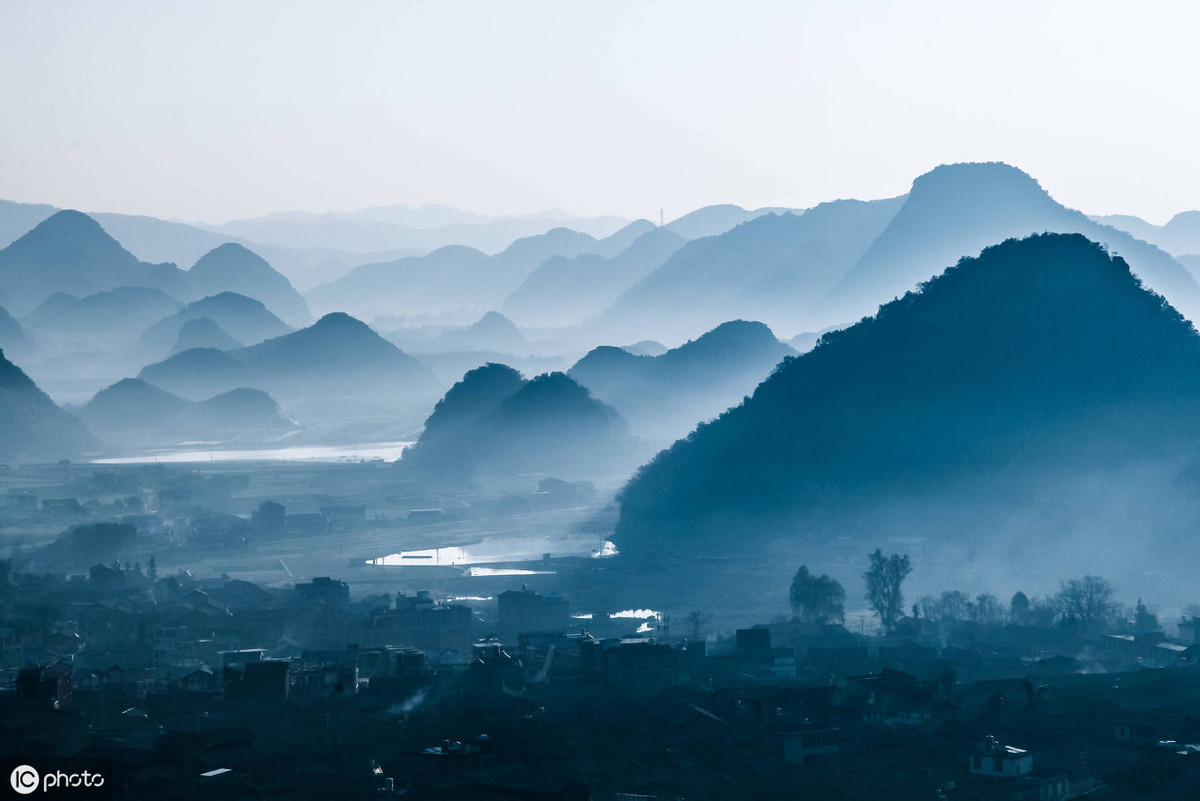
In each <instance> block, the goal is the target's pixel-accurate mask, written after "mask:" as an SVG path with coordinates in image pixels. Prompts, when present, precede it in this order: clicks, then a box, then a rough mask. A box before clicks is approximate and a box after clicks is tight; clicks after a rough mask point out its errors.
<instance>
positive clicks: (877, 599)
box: [863, 548, 912, 632]
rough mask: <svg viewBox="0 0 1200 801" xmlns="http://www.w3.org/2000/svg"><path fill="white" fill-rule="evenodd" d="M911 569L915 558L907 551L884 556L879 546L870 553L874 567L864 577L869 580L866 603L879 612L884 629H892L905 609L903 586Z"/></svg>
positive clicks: (889, 630)
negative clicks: (903, 553) (901, 553)
mask: <svg viewBox="0 0 1200 801" xmlns="http://www.w3.org/2000/svg"><path fill="white" fill-rule="evenodd" d="M911 572H912V560H910V559H909V558H908V554H905V555H904V556H901V555H899V554H895V553H894V554H892V555H891V556H887V557H885V556H884V555H883V552H882V551H881V550H880V549H878V548H876V549H875V553H873V554H871V566H870V568H869V569H868V570H867V572H866V573H863V579H864V580H865V581H866V582H867V596H866V597H867V603H869V604H870V605H871V608H872V609H874V610H875V611H876V612H877V613H878V614H879V622H880V623H882V624H883V628H884V630H885V631H888V632H891V630H892V627H893V626H895V625H896V620H897V619H899V617H900V615H901V613H902V612H903V610H904V593H903V591H902V590H901V587H900V585H901V584H903V583H904V579H905V577H906V576H908V574H909V573H911Z"/></svg>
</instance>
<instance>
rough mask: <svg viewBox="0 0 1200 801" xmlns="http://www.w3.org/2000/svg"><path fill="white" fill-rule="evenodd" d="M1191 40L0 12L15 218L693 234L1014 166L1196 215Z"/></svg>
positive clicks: (1111, 204)
mask: <svg viewBox="0 0 1200 801" xmlns="http://www.w3.org/2000/svg"><path fill="white" fill-rule="evenodd" d="M1197 23H1200V12H1197V11H1193V10H1191V8H1190V4H1187V3H1146V2H1141V3H1128V2H1122V3H1108V2H1071V3H1066V2H1053V1H1052V0H1041V2H1020V1H1015V0H1010V1H1009V2H1002V3H984V2H963V0H955V1H954V2H880V1H876V2H869V1H863V2H853V0H837V1H835V2H803V0H787V1H781V2H766V1H764V2H750V1H744V2H736V3H735V2H729V3H706V2H698V1H697V0H687V1H686V2H647V1H646V0H642V2H620V1H619V0H612V1H609V2H598V1H593V2H569V0H553V1H550V2H519V1H517V0H514V1H513V2H495V1H494V0H480V1H479V2H451V1H450V0H439V1H438V2H428V3H424V2H400V1H399V0H388V1H386V2H365V1H363V2H346V3H340V4H334V3H329V2H320V3H317V2H302V1H300V0H291V1H290V2H258V3H256V2H247V1H246V0H239V1H238V2H213V1H212V0H207V1H206V2H194V3H182V2H179V3H176V2H141V3H133V2H119V1H117V2H114V1H113V0H107V1H106V2H65V1H63V2H54V1H53V0H28V2H26V1H25V0H0V198H6V199H10V200H19V201H27V202H44V203H53V204H55V205H58V206H65V207H73V208H80V209H85V210H89V211H117V212H128V213H143V214H152V215H155V216H162V217H170V218H176V219H184V220H208V221H211V222H218V221H223V220H227V219H232V218H238V217H246V216H256V215H261V214H267V213H270V212H273V211H282V210H290V209H301V210H307V211H326V210H351V209H356V208H362V207H366V206H374V205H386V204H396V203H400V204H407V205H421V204H424V203H445V204H449V205H453V206H457V207H459V208H463V209H466V210H469V211H475V212H482V213H492V214H505V213H524V212H532V211H536V210H539V209H546V208H561V209H565V210H568V211H571V212H574V213H578V214H618V215H622V216H629V217H651V218H657V215H658V210H659V208H660V207H663V208H665V210H666V216H667V218H668V219H670V218H672V217H675V216H678V215H680V214H683V213H684V212H686V211H689V210H691V209H694V208H697V207H699V206H703V205H707V204H711V203H736V204H738V205H742V206H746V207H758V206H765V205H784V206H799V207H804V206H811V205H813V204H815V203H818V202H821V201H824V200H831V199H834V198H838V197H859V198H877V197H888V196H894V195H897V194H901V193H903V192H905V191H907V189H908V187H909V185H910V183H911V181H912V179H913V178H914V177H916V176H917V175H919V174H920V173H922V172H925V171H927V170H929V169H931V168H933V167H934V166H936V165H938V164H940V163H946V162H954V161H992V160H1000V161H1006V162H1009V163H1010V164H1014V165H1016V166H1018V167H1020V168H1022V169H1024V170H1025V171H1027V172H1029V173H1030V174H1032V175H1033V176H1034V177H1035V178H1037V179H1038V180H1039V181H1040V182H1041V184H1042V186H1043V187H1045V188H1046V189H1047V190H1048V191H1049V192H1050V193H1051V194H1053V195H1054V196H1055V198H1057V199H1058V200H1059V201H1060V202H1063V203H1065V204H1067V205H1068V206H1072V207H1074V208H1079V209H1082V210H1084V211H1087V212H1089V213H1130V214H1137V215H1140V216H1143V217H1146V218H1147V219H1149V220H1151V221H1152V222H1158V223H1161V222H1165V221H1166V219H1167V218H1169V217H1170V216H1171V215H1172V214H1174V213H1175V212H1177V211H1181V210H1185V209H1194V208H1200V145H1198V141H1200V137H1198V130H1197V129H1198V123H1200V110H1198V109H1200V103H1198V102H1197V101H1196V96H1197V88H1196V86H1197V77H1198V76H1200V48H1198V47H1197V46H1196V30H1197Z"/></svg>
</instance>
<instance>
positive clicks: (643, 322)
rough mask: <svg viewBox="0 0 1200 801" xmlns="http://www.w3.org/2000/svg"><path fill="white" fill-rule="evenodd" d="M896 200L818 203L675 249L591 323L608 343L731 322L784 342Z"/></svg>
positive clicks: (675, 337) (686, 333) (690, 332)
mask: <svg viewBox="0 0 1200 801" xmlns="http://www.w3.org/2000/svg"><path fill="white" fill-rule="evenodd" d="M901 200H902V199H899V198H897V199H892V200H879V201H873V202H862V201H857V200H840V201H835V202H833V203H823V204H821V205H819V206H817V207H815V208H812V209H810V210H808V211H806V212H804V213H802V214H799V215H796V214H791V213H785V214H765V215H761V216H758V217H756V218H754V219H752V220H750V221H748V222H745V223H742V224H741V225H738V226H737V227H736V228H733V229H732V230H730V231H727V232H726V233H724V234H721V235H720V236H715V237H708V238H705V239H699V240H696V241H693V242H689V243H688V244H686V245H684V246H683V247H681V248H680V249H679V250H677V251H676V252H675V253H674V255H672V256H671V257H670V258H669V259H668V260H667V262H666V263H665V264H664V265H663V266H662V267H660V268H658V269H657V270H655V271H654V272H653V273H651V274H650V275H649V276H647V277H646V278H645V279H644V280H642V281H641V282H640V283H638V284H637V285H635V286H633V287H632V288H631V289H629V290H628V291H627V292H625V293H624V294H623V295H621V296H620V297H619V298H617V300H616V301H615V302H614V303H613V305H612V306H611V307H610V308H609V309H608V310H607V311H605V312H604V313H603V314H602V315H601V316H600V318H599V319H598V320H597V322H596V327H597V328H598V330H599V332H600V333H601V335H602V336H604V337H605V338H608V337H616V336H621V337H629V336H635V337H650V338H654V339H663V340H668V341H676V342H679V341H683V340H686V339H688V338H689V337H691V336H694V335H695V334H696V332H698V331H707V330H710V329H712V328H713V327H714V326H717V325H720V324H721V323H722V322H725V321H727V320H729V319H731V318H739V317H740V318H743V319H750V320H762V321H763V322H765V323H766V324H767V325H770V326H771V327H772V328H773V329H775V330H780V331H783V332H785V333H787V334H789V335H790V334H791V333H793V332H795V331H796V330H797V329H798V328H799V327H800V326H801V325H802V324H803V319H804V315H805V313H806V312H807V310H808V309H809V308H810V307H811V306H812V305H813V304H814V303H815V302H816V301H817V300H819V299H820V298H821V297H822V296H824V295H825V294H826V293H827V292H828V291H829V290H830V289H831V288H833V286H834V285H835V284H836V283H837V282H838V281H839V280H840V279H841V278H842V276H843V275H845V274H846V272H847V271H848V270H850V269H851V267H853V266H854V264H855V262H856V261H857V260H858V259H859V257H860V256H861V255H862V254H863V253H864V252H866V250H867V248H868V247H870V245H871V243H872V242H873V241H874V240H875V238H876V237H877V236H878V235H879V234H880V232H881V231H883V230H884V228H885V226H887V225H888V223H889V222H890V221H891V219H892V217H893V216H894V215H895V214H896V211H897V210H898V209H899V208H900V203H901Z"/></svg>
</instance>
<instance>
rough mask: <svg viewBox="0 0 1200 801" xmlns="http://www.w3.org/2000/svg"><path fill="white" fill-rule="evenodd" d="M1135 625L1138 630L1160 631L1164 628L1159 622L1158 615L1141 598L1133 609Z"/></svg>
mask: <svg viewBox="0 0 1200 801" xmlns="http://www.w3.org/2000/svg"><path fill="white" fill-rule="evenodd" d="M1133 626H1134V628H1135V629H1136V630H1137V631H1138V632H1146V631H1159V630H1160V629H1161V628H1162V627H1161V626H1160V625H1159V623H1158V615H1157V614H1155V613H1154V611H1153V610H1151V609H1150V608H1149V607H1147V606H1146V605H1145V604H1144V603H1142V599H1141V598H1138V600H1137V606H1136V607H1134V610H1133Z"/></svg>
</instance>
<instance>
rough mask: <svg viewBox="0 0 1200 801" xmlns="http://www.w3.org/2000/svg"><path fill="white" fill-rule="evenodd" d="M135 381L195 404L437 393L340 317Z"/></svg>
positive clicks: (429, 379)
mask: <svg viewBox="0 0 1200 801" xmlns="http://www.w3.org/2000/svg"><path fill="white" fill-rule="evenodd" d="M138 378H140V379H142V380H144V381H146V382H148V383H150V384H154V385H155V386H158V387H160V388H162V389H165V390H167V391H169V392H173V393H176V394H179V395H182V396H183V397H185V398H192V399H196V400H198V399H200V398H205V397H209V396H211V395H214V394H217V393H219V392H224V391H228V390H232V389H236V388H239V387H251V388H254V389H263V390H266V391H268V392H270V393H271V394H272V395H273V396H277V397H280V398H283V399H286V400H288V401H292V400H293V399H297V398H303V397H305V396H315V397H324V396H328V395H330V394H332V395H337V396H342V395H350V396H363V397H367V396H369V397H376V396H393V397H395V396H399V397H405V396H410V395H418V396H424V395H429V394H433V393H435V392H436V391H437V382H436V379H435V378H434V376H433V374H432V372H431V371H430V370H429V368H428V367H426V366H425V365H423V364H421V363H420V362H419V361H417V360H416V359H414V358H412V357H411V356H409V355H407V354H405V353H404V352H403V351H401V350H400V349H399V348H397V347H396V346H395V345H392V344H391V343H390V342H388V341H387V340H385V339H383V338H382V337H380V336H379V335H378V334H376V333H375V332H374V331H373V330H371V328H370V327H369V326H367V325H366V324H365V323H362V322H360V321H359V320H356V319H354V318H353V317H350V316H349V315H346V314H342V313H340V312H338V313H334V314H328V315H326V316H324V317H322V318H321V319H320V320H318V321H317V322H315V323H313V324H312V325H311V326H309V327H308V328H302V329H300V330H299V331H294V332H291V333H288V334H284V335H281V336H277V337H274V338H272V339H268V340H266V341H264V342H260V343H258V344H256V345H251V346H248V347H244V348H240V349H238V350H233V351H228V352H225V351H220V350H214V349H211V348H198V349H194V350H187V351H183V352H181V353H177V354H176V355H174V356H171V357H170V358H168V359H166V360H165V361H162V362H158V363H155V364H151V365H148V366H147V367H145V368H144V369H143V370H142V371H141V373H140V374H139V375H138Z"/></svg>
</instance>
